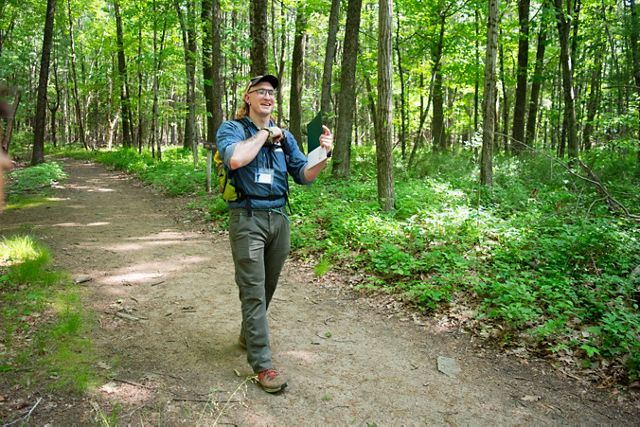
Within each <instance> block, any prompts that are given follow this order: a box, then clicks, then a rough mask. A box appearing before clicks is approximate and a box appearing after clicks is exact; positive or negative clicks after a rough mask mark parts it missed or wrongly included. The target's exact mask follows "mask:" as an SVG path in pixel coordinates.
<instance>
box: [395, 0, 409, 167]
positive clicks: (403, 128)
mask: <svg viewBox="0 0 640 427" xmlns="http://www.w3.org/2000/svg"><path fill="white" fill-rule="evenodd" d="M396 15H397V19H396V43H395V50H396V57H397V58H398V77H399V78H400V153H401V157H402V160H403V161H404V160H405V157H406V147H407V143H406V138H407V107H406V93H405V82H404V77H405V76H404V69H403V67H402V52H401V51H400V9H399V8H396Z"/></svg>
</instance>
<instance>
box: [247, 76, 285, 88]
mask: <svg viewBox="0 0 640 427" xmlns="http://www.w3.org/2000/svg"><path fill="white" fill-rule="evenodd" d="M260 82H269V83H271V86H273V88H274V89H278V86H279V85H280V82H279V81H278V78H277V77H276V76H272V75H271V74H265V75H264V76H256V77H254V78H252V79H251V80H249V84H248V85H247V90H249V89H251V88H252V87H253V86H255V85H257V84H258V83H260Z"/></svg>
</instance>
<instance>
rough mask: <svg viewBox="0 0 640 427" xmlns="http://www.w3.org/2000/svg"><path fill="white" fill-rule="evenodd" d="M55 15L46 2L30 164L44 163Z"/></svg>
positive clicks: (51, 1)
mask: <svg viewBox="0 0 640 427" xmlns="http://www.w3.org/2000/svg"><path fill="white" fill-rule="evenodd" d="M55 13H56V0H47V13H46V16H45V22H44V39H43V41H42V56H41V57H40V78H39V79H38V100H37V104H36V116H35V120H34V121H35V123H34V128H33V153H32V155H31V164H32V165H37V164H40V163H43V162H44V128H45V126H46V124H45V122H46V117H45V115H46V111H47V82H48V81H49V59H50V57H51V46H52V45H53V23H54V18H55Z"/></svg>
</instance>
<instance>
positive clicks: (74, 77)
mask: <svg viewBox="0 0 640 427" xmlns="http://www.w3.org/2000/svg"><path fill="white" fill-rule="evenodd" d="M67 11H68V14H69V40H70V42H71V79H72V82H73V97H74V101H75V102H74V105H75V111H76V120H77V121H78V123H77V124H78V136H79V138H80V142H82V146H83V147H84V148H85V150H87V149H89V147H88V146H87V141H86V138H85V134H84V122H83V119H82V117H83V115H82V107H81V104H80V96H79V95H78V76H77V73H76V44H75V40H74V37H73V16H72V15H71V0H67Z"/></svg>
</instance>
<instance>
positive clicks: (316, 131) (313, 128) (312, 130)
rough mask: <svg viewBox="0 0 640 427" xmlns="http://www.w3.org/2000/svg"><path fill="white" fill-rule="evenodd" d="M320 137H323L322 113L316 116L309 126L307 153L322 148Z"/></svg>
mask: <svg viewBox="0 0 640 427" xmlns="http://www.w3.org/2000/svg"><path fill="white" fill-rule="evenodd" d="M320 135H322V112H319V113H318V114H316V116H315V117H314V118H313V120H311V121H310V122H309V124H308V125H307V153H310V152H312V151H313V150H315V149H316V148H318V147H319V146H320Z"/></svg>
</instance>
